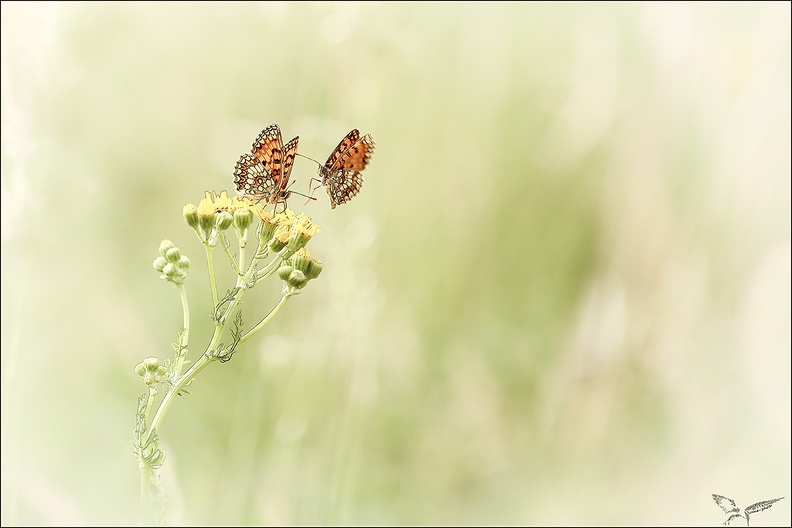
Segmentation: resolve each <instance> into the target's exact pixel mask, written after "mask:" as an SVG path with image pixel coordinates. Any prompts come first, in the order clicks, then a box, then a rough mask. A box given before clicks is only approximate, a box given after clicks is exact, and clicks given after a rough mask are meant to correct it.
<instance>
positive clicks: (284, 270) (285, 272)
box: [278, 264, 294, 281]
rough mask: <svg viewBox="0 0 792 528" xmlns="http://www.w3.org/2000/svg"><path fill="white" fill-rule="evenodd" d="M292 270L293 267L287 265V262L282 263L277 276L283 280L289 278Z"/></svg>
mask: <svg viewBox="0 0 792 528" xmlns="http://www.w3.org/2000/svg"><path fill="white" fill-rule="evenodd" d="M292 271H294V268H293V267H291V266H289V265H288V264H284V265H283V266H281V267H280V268H278V277H280V278H281V280H284V281H285V280H287V279H288V278H289V275H291V272H292Z"/></svg>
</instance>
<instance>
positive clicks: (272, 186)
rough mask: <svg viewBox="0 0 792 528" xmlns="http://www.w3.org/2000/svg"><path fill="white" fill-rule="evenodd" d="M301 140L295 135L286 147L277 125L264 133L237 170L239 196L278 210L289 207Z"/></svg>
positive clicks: (235, 179) (240, 161)
mask: <svg viewBox="0 0 792 528" xmlns="http://www.w3.org/2000/svg"><path fill="white" fill-rule="evenodd" d="M299 141H300V136H295V137H293V138H292V139H290V140H289V142H288V143H286V144H285V145H284V144H283V141H282V139H281V131H280V127H278V125H275V124H273V125H270V126H268V127H267V128H265V129H264V130H262V132H261V134H259V136H258V137H257V138H256V140H255V141H254V142H253V149H252V150H251V152H250V153H245V154H242V156H240V157H239V160H238V161H237V163H236V166H235V167H234V185H236V190H237V194H238V195H240V196H243V197H247V198H250V199H252V200H255V201H256V202H264V203H265V204H270V205H274V206H275V207H277V206H278V204H281V203H282V204H283V205H284V208H285V207H286V200H287V199H288V198H289V196H290V195H291V191H289V190H288V186H289V177H290V176H291V170H292V166H293V165H294V157H295V156H296V155H297V144H298V143H299Z"/></svg>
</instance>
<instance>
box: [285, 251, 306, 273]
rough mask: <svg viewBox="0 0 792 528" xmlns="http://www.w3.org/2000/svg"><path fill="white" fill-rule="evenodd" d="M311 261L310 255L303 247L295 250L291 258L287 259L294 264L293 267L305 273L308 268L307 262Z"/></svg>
mask: <svg viewBox="0 0 792 528" xmlns="http://www.w3.org/2000/svg"><path fill="white" fill-rule="evenodd" d="M310 262H311V257H310V255H309V254H308V250H307V249H305V248H302V249H300V250H299V251H297V252H296V253H295V254H294V255H293V256H292V258H290V259H289V263H290V264H291V265H292V266H294V269H298V270H300V271H302V272H303V273H305V271H306V270H307V269H308V264H309V263H310Z"/></svg>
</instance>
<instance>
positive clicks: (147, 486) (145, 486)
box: [137, 387, 157, 507]
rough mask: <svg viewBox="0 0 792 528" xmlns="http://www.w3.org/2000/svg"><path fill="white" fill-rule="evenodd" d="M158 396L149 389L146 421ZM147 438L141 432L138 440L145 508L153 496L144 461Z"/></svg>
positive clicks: (141, 485) (141, 487)
mask: <svg viewBox="0 0 792 528" xmlns="http://www.w3.org/2000/svg"><path fill="white" fill-rule="evenodd" d="M156 394H157V390H156V389H155V388H154V387H149V392H148V400H147V401H146V410H145V411H143V416H144V417H145V418H146V420H148V417H149V415H150V414H151V405H152V404H153V403H154V396H156ZM146 438H148V434H147V433H146V431H141V432H140V437H139V438H138V439H137V440H138V446H140V447H139V449H140V454H139V455H138V456H139V459H140V460H139V462H138V464H139V468H140V501H141V505H142V506H144V507H145V505H146V504H145V503H146V501H147V500H148V498H149V497H150V494H151V469H150V468H149V466H148V464H146V462H145V460H144V459H143V451H144V450H145V448H144V447H143V446H145V445H146V444H145V441H146Z"/></svg>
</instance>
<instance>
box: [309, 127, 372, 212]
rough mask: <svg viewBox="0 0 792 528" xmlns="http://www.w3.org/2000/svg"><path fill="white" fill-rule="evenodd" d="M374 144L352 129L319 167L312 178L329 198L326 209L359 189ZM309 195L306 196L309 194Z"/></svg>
mask: <svg viewBox="0 0 792 528" xmlns="http://www.w3.org/2000/svg"><path fill="white" fill-rule="evenodd" d="M375 147H376V144H375V143H374V138H373V137H372V136H371V134H366V135H365V136H363V137H361V136H360V132H359V131H358V130H357V129H354V130H352V131H351V132H350V133H349V134H347V135H346V137H345V138H344V139H342V140H341V142H340V143H339V144H338V146H337V147H336V148H335V150H333V152H332V153H331V154H330V157H328V158H327V161H326V162H325V164H324V166H320V167H319V178H312V179H311V180H312V181H318V182H319V185H323V186H324V187H325V189H326V190H327V195H328V196H329V197H330V208H331V209H335V208H336V206H337V205H339V204H342V203H346V202H348V201H349V200H351V199H352V197H353V196H355V195H356V194H357V193H359V192H360V189H361V188H362V187H363V175H362V174H361V171H362V170H363V169H365V168H366V166H367V165H368V163H369V160H370V159H371V154H372V153H373V152H374V149H375ZM309 194H310V193H309Z"/></svg>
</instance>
